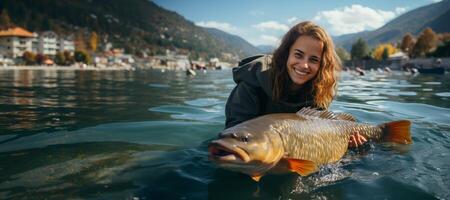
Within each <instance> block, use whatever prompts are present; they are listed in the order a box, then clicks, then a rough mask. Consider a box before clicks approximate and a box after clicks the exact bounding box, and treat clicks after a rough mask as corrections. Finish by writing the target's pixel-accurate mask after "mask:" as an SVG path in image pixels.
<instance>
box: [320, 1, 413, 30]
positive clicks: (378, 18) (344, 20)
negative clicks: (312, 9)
mask: <svg viewBox="0 0 450 200" xmlns="http://www.w3.org/2000/svg"><path fill="white" fill-rule="evenodd" d="M404 11H406V9H405V8H396V10H395V11H384V10H375V9H372V8H369V7H365V6H362V5H358V4H354V5H351V6H349V7H348V6H346V7H344V8H338V9H334V10H328V11H321V12H319V13H318V14H317V15H316V16H315V17H314V21H318V22H326V23H328V24H329V25H330V28H331V34H332V35H341V34H348V33H356V32H360V31H365V30H373V29H376V28H379V27H381V26H383V25H384V24H385V23H386V22H388V21H389V20H391V19H393V18H394V17H395V16H396V15H398V14H400V12H404Z"/></svg>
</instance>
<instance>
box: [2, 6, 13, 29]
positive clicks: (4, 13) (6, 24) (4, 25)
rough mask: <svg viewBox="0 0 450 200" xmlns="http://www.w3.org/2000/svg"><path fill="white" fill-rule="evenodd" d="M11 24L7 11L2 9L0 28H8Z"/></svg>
mask: <svg viewBox="0 0 450 200" xmlns="http://www.w3.org/2000/svg"><path fill="white" fill-rule="evenodd" d="M12 26H13V23H12V22H11V18H10V17H9V15H8V11H7V10H6V9H3V10H2V13H1V14H0V30H2V29H8V28H11V27H12Z"/></svg>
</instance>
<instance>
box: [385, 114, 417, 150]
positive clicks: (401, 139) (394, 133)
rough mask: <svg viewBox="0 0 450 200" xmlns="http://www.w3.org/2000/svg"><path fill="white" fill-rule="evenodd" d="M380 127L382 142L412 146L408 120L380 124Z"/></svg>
mask: <svg viewBox="0 0 450 200" xmlns="http://www.w3.org/2000/svg"><path fill="white" fill-rule="evenodd" d="M381 127H382V129H383V133H384V136H383V141H386V142H395V143H399V144H412V139H411V132H410V127H411V122H410V121H409V120H400V121H393V122H388V123H384V124H382V125H381Z"/></svg>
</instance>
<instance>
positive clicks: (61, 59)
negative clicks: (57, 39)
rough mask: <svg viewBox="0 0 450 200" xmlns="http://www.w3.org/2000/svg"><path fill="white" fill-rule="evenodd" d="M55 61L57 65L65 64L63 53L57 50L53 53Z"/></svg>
mask: <svg viewBox="0 0 450 200" xmlns="http://www.w3.org/2000/svg"><path fill="white" fill-rule="evenodd" d="M55 63H56V64H57V65H66V58H65V57H64V53H61V52H58V53H57V54H56V55H55Z"/></svg>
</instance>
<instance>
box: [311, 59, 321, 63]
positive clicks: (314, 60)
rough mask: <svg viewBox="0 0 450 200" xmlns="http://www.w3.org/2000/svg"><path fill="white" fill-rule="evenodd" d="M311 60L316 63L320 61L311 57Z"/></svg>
mask: <svg viewBox="0 0 450 200" xmlns="http://www.w3.org/2000/svg"><path fill="white" fill-rule="evenodd" d="M310 62H311V63H314V64H316V63H318V62H319V61H318V60H317V59H311V60H310Z"/></svg>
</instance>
